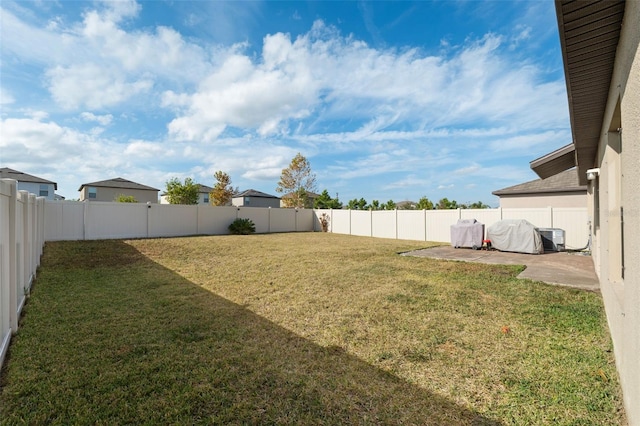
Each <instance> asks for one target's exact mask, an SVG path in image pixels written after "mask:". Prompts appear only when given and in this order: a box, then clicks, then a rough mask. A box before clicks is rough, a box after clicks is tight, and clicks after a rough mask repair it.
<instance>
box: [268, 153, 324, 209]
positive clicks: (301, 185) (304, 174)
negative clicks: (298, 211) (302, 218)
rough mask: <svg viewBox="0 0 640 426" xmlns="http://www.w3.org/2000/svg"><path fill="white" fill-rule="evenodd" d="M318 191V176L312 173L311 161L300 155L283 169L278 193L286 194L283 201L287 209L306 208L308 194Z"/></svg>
mask: <svg viewBox="0 0 640 426" xmlns="http://www.w3.org/2000/svg"><path fill="white" fill-rule="evenodd" d="M315 191H316V175H315V174H314V173H313V172H312V171H311V165H310V164H309V161H307V159H306V158H305V157H304V156H303V155H302V154H300V153H298V154H297V155H296V156H295V157H293V159H292V160H291V163H290V164H289V167H287V168H286V169H282V174H281V175H280V181H279V182H278V187H277V188H276V192H280V193H285V194H287V195H288V196H287V197H283V198H282V201H283V204H284V206H285V207H297V208H304V207H305V206H308V205H309V200H308V197H307V193H309V192H315Z"/></svg>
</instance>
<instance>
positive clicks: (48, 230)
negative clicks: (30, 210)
mask: <svg viewBox="0 0 640 426" xmlns="http://www.w3.org/2000/svg"><path fill="white" fill-rule="evenodd" d="M85 204H86V203H81V202H79V201H46V202H45V207H44V209H45V214H44V231H45V241H60V240H83V239H84V206H85Z"/></svg>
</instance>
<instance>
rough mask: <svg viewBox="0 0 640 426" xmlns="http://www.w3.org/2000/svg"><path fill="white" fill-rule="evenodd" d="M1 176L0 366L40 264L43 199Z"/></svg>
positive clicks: (42, 242)
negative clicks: (22, 189) (21, 189)
mask: <svg viewBox="0 0 640 426" xmlns="http://www.w3.org/2000/svg"><path fill="white" fill-rule="evenodd" d="M17 188H18V186H17V182H16V181H15V180H13V179H0V367H1V366H2V363H3V362H4V358H5V355H6V353H7V349H8V347H9V341H10V340H11V335H12V334H13V333H15V332H16V331H17V330H18V318H19V317H20V312H21V311H22V307H23V306H24V302H25V299H26V296H27V294H28V293H29V290H30V289H31V283H32V282H33V279H34V277H35V275H36V270H37V268H38V265H39V264H40V256H41V255H42V247H43V245H44V205H45V201H44V198H42V197H38V198H36V196H35V195H34V194H29V193H27V192H26V191H18V190H17Z"/></svg>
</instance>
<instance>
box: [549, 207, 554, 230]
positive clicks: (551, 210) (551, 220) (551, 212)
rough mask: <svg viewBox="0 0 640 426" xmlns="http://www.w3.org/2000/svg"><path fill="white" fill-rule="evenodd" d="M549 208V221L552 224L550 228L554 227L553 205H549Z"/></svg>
mask: <svg viewBox="0 0 640 426" xmlns="http://www.w3.org/2000/svg"><path fill="white" fill-rule="evenodd" d="M548 210H549V223H550V224H551V226H550V227H549V228H553V207H551V206H549V207H548Z"/></svg>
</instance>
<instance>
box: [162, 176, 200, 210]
mask: <svg viewBox="0 0 640 426" xmlns="http://www.w3.org/2000/svg"><path fill="white" fill-rule="evenodd" d="M199 190H200V186H199V185H198V184H197V183H195V182H194V181H193V179H191V178H186V179H185V180H184V184H183V183H180V179H178V178H173V179H171V180H169V181H167V189H166V190H165V192H166V193H167V199H168V200H169V204H198V191H199Z"/></svg>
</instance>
